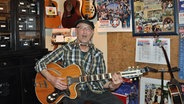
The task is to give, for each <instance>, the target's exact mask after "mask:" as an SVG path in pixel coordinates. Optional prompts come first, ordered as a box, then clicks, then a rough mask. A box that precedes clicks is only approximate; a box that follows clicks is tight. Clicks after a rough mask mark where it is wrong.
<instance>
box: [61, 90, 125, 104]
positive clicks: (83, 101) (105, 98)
mask: <svg viewBox="0 0 184 104" xmlns="http://www.w3.org/2000/svg"><path fill="white" fill-rule="evenodd" d="M62 104H123V102H122V101H121V100H120V99H119V98H117V97H116V96H114V95H113V94H112V93H111V92H110V91H105V92H103V93H102V94H96V93H93V92H91V91H90V90H86V91H80V97H78V98H76V99H72V100H71V99H69V98H64V100H63V103H62Z"/></svg>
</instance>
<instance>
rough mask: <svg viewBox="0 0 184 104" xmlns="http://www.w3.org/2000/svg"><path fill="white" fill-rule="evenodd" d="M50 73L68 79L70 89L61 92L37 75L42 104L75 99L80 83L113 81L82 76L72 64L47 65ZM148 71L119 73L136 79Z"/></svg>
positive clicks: (37, 85) (104, 75) (37, 92)
mask: <svg viewBox="0 0 184 104" xmlns="http://www.w3.org/2000/svg"><path fill="white" fill-rule="evenodd" d="M47 68H48V71H49V72H50V73H51V74H52V75H54V76H56V77H62V78H66V83H67V84H68V89H67V90H64V91H61V90H58V89H56V88H54V87H53V86H52V85H51V83H50V82H48V81H47V79H45V77H43V76H42V74H41V73H37V74H36V77H35V91H36V96H37V98H38V99H39V101H40V102H41V103H42V104H57V103H59V102H60V101H61V100H62V99H63V98H64V97H68V98H70V99H75V98H76V97H77V96H78V95H79V93H78V90H77V85H78V84H79V83H86V82H92V81H99V80H104V79H111V77H112V74H111V73H107V74H99V75H86V76H83V75H82V71H81V70H80V68H79V66H77V65H75V64H72V65H70V66H68V67H66V68H62V67H61V66H59V65H58V64H56V63H50V64H48V65H47ZM147 71H148V69H147V68H144V69H140V68H137V69H134V68H129V69H128V70H126V71H122V72H119V74H120V75H121V76H122V77H123V78H127V79H130V78H136V77H139V76H140V75H142V74H143V73H145V72H147Z"/></svg>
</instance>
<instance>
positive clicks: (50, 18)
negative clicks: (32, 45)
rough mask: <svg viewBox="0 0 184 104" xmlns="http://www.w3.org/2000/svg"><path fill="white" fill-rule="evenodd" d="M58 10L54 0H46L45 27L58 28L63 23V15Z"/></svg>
mask: <svg viewBox="0 0 184 104" xmlns="http://www.w3.org/2000/svg"><path fill="white" fill-rule="evenodd" d="M53 8H56V10H54V9H53ZM46 12H47V13H46ZM57 12H58V6H57V3H56V2H55V1H52V0H45V27H46V28H58V27H59V26H60V25H61V17H60V16H59V14H58V13H57Z"/></svg>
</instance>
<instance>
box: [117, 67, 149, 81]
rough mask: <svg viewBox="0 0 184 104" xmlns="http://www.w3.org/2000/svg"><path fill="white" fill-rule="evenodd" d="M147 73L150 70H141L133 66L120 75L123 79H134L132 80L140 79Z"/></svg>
mask: <svg viewBox="0 0 184 104" xmlns="http://www.w3.org/2000/svg"><path fill="white" fill-rule="evenodd" d="M146 72H148V70H147V69H146V68H139V67H138V66H137V67H136V68H135V67H134V66H133V67H128V69H126V70H125V71H122V72H120V74H121V76H122V77H123V78H128V79H132V78H137V77H140V76H141V75H143V74H144V73H146Z"/></svg>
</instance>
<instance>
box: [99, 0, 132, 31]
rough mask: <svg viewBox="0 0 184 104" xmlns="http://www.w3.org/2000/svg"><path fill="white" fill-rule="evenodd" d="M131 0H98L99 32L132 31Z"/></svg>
mask: <svg viewBox="0 0 184 104" xmlns="http://www.w3.org/2000/svg"><path fill="white" fill-rule="evenodd" d="M131 17H132V15H131V0H97V25H98V30H97V31H98V32H129V31H132V28H131V27H132V22H131Z"/></svg>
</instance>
